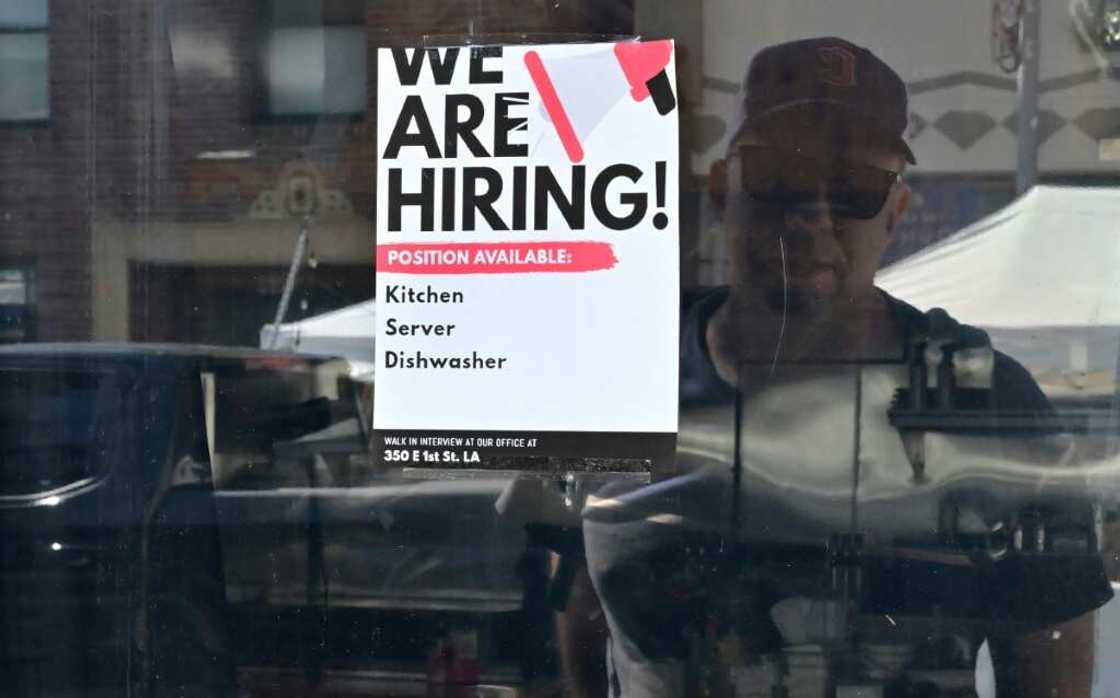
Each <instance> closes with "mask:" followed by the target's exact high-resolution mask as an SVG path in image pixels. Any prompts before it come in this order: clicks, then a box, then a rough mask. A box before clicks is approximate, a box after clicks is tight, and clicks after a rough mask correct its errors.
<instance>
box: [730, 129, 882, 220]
mask: <svg viewBox="0 0 1120 698" xmlns="http://www.w3.org/2000/svg"><path fill="white" fill-rule="evenodd" d="M739 160H740V162H741V165H742V185H743V192H744V193H746V194H747V196H749V197H750V198H751V199H754V200H755V201H759V202H762V203H765V204H772V205H775V206H781V207H791V206H797V205H802V204H807V203H812V202H815V201H816V200H817V198H818V197H819V196H820V194H819V191H820V189H821V188H822V187H823V189H824V199H825V200H826V201H827V202H828V206H829V209H831V212H832V214H833V215H835V216H839V217H841V218H858V219H864V220H866V219H868V218H874V217H875V216H876V215H878V214H879V211H881V210H882V209H883V204H885V203H886V202H887V196H888V195H890V193H891V187H893V186H894V185H895V182H898V181H899V180H900V179H901V178H902V175H901V174H899V173H898V172H892V171H891V170H884V169H882V168H880V167H873V166H871V165H865V164H863V163H859V162H852V161H851V160H830V161H821V160H815V159H813V158H809V157H806V156H804V155H799V154H797V153H791V152H789V151H787V150H779V149H777V148H771V147H768V146H760V145H742V146H739Z"/></svg>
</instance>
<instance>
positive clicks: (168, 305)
mask: <svg viewBox="0 0 1120 698" xmlns="http://www.w3.org/2000/svg"><path fill="white" fill-rule="evenodd" d="M600 5H604V3H598V2H592V1H591V0H583V1H581V2H575V3H563V4H562V5H555V4H553V3H543V2H533V3H523V2H513V1H512V0H487V1H486V2H482V3H479V2H475V1H474V0H470V1H467V0H456V1H443V0H441V1H438V2H437V1H436V0H419V1H416V0H413V1H410V2H404V1H399V0H393V1H391V2H383V1H380V0H378V1H376V2H375V1H374V0H366V1H364V2H346V1H335V0H236V1H235V2H210V1H207V0H197V1H196V0H192V1H190V2H159V3H149V2H107V1H106V2H102V1H101V0H95V1H94V2H88V3H87V2H78V0H52V1H50V2H48V0H38V1H37V2H36V1H35V0H29V1H28V2H21V3H14V8H9V7H7V5H5V6H4V7H0V61H3V62H4V65H3V66H0V97H2V98H3V99H0V103H2V106H0V122H4V123H3V126H4V128H0V148H2V149H3V152H4V155H5V157H4V158H3V159H2V161H0V181H2V182H3V186H0V207H2V214H0V341H20V340H27V339H40V340H80V339H88V338H94V339H104V340H143V341H192V342H213V343H222V344H228V343H236V344H245V343H250V344H255V343H256V341H257V333H258V332H259V329H260V326H261V325H262V324H264V323H266V322H270V321H271V320H272V318H273V314H274V313H275V311H276V307H277V302H278V299H279V297H280V294H281V290H282V288H283V285H284V281H285V278H286V276H287V272H288V266H289V264H290V262H291V258H292V255H293V251H294V249H295V241H296V239H297V236H298V230H299V226H300V223H301V222H302V221H303V220H304V219H305V218H307V217H310V219H311V222H310V226H309V230H310V238H309V242H310V245H309V256H308V260H307V261H308V263H307V264H305V265H303V267H302V268H301V269H300V272H299V278H298V284H297V287H296V293H295V295H294V296H293V299H292V305H291V310H290V311H289V314H288V317H289V318H295V317H301V316H303V315H306V314H313V313H315V312H321V311H323V310H327V309H331V308H336V307H340V306H343V305H347V304H349V303H353V302H357V301H360V300H365V299H368V298H369V297H370V296H371V295H372V293H373V269H372V249H373V222H372V220H373V191H374V181H373V173H374V155H375V150H374V143H373V133H374V128H373V126H374V119H375V112H374V101H375V89H374V86H373V75H374V74H375V71H374V67H373V66H374V61H375V51H374V49H375V48H376V47H378V46H386V45H415V44H420V43H440V42H445V41H449V40H457V41H461V40H463V38H464V37H469V36H472V35H473V36H482V35H491V36H492V35H496V34H504V35H517V36H520V35H523V34H527V35H536V36H548V35H553V36H571V35H573V34H583V35H587V34H612V35H617V34H628V33H631V32H632V31H633V18H632V12H631V11H630V9H629V7H630V3H628V2H611V3H609V5H610V7H609V9H601V8H600V7H599V6H600ZM12 37H15V38H12ZM440 37H443V38H440ZM13 75H18V76H20V78H19V79H18V80H16V79H15V78H13V77H12V76H13ZM371 331H372V330H371Z"/></svg>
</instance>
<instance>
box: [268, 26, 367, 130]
mask: <svg viewBox="0 0 1120 698" xmlns="http://www.w3.org/2000/svg"><path fill="white" fill-rule="evenodd" d="M265 75H266V79H267V81H268V111H269V113H270V114H275V115H298V114H350V113H357V112H361V111H363V110H364V108H365V101H366V85H365V83H366V69H365V32H364V30H362V29H360V28H358V27H308V28H298V29H276V30H274V31H273V32H272V33H271V36H270V37H269V41H268V45H267V46H266V48H265Z"/></svg>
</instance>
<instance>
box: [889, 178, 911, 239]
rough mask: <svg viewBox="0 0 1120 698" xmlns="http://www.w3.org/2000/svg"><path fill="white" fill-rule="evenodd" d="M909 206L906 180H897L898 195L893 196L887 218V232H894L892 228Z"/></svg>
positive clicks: (908, 190)
mask: <svg viewBox="0 0 1120 698" xmlns="http://www.w3.org/2000/svg"><path fill="white" fill-rule="evenodd" d="M909 205H910V186H909V185H907V184H906V180H904V179H903V180H899V182H898V193H897V194H896V195H895V200H894V204H893V205H892V206H891V210H890V215H889V216H888V217H887V230H894V227H895V226H896V225H898V222H899V221H900V220H902V214H904V213H906V207H907V206H909Z"/></svg>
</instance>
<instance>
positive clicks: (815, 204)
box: [785, 182, 836, 236]
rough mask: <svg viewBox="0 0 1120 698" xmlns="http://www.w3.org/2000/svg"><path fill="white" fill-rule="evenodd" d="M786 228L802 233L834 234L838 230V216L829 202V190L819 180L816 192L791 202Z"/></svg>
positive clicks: (787, 209)
mask: <svg viewBox="0 0 1120 698" xmlns="http://www.w3.org/2000/svg"><path fill="white" fill-rule="evenodd" d="M785 217H786V229H787V230H788V231H789V232H791V233H795V234H801V235H810V236H815V235H832V234H833V233H835V232H836V216H835V211H833V209H832V206H831V205H830V204H829V202H828V191H827V189H826V188H825V185H824V183H823V182H818V185H817V188H816V191H815V192H808V193H806V195H805V196H803V197H800V198H798V199H797V200H796V201H792V202H790V204H789V206H788V207H787V208H786V212H785Z"/></svg>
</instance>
